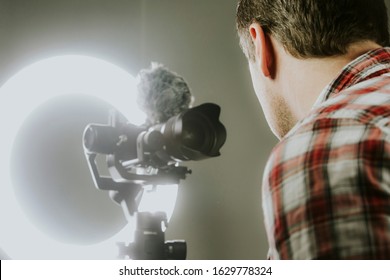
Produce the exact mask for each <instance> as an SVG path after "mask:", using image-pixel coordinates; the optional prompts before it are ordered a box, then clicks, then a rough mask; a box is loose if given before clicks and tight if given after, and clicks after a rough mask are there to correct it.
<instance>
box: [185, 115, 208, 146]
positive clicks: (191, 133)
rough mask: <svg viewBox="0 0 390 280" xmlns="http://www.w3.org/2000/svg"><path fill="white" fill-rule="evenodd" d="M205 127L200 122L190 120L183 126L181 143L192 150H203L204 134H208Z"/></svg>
mask: <svg viewBox="0 0 390 280" xmlns="http://www.w3.org/2000/svg"><path fill="white" fill-rule="evenodd" d="M207 130H208V129H207V127H205V125H204V124H203V123H202V122H201V120H195V119H191V120H188V121H187V122H186V123H185V125H183V131H182V143H183V144H184V145H185V146H187V147H188V148H190V149H193V150H197V151H200V150H203V149H204V145H205V142H206V141H205V140H207V139H206V134H209V131H207Z"/></svg>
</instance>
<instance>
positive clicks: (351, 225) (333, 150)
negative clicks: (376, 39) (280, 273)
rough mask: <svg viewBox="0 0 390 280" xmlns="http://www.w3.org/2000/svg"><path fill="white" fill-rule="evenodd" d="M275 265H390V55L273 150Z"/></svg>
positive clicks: (267, 176) (268, 218) (385, 52)
mask: <svg viewBox="0 0 390 280" xmlns="http://www.w3.org/2000/svg"><path fill="white" fill-rule="evenodd" d="M263 209H264V216H265V217H264V218H265V227H266V230H267V235H268V241H269V244H270V251H269V258H271V259H390V48H382V49H377V50H374V51H370V52H368V53H366V54H364V55H362V56H360V57H359V58H357V59H356V60H354V61H353V62H351V63H350V64H348V65H347V66H346V67H345V68H344V69H343V71H342V72H341V74H340V75H339V76H338V77H337V79H335V80H334V81H333V82H332V83H331V84H329V85H328V86H327V87H326V88H325V89H324V90H323V92H322V93H321V94H320V96H319V98H318V100H317V101H316V103H315V104H314V107H313V108H312V110H311V112H310V113H309V115H308V116H307V117H306V118H304V119H303V120H302V121H300V122H299V123H298V124H297V125H296V126H295V127H294V128H293V129H292V130H291V131H290V132H289V133H288V134H287V135H286V137H285V138H284V139H283V140H282V141H281V142H280V143H279V144H278V145H277V146H276V147H275V148H274V149H273V151H272V153H271V156H270V159H269V161H268V163H267V166H266V168H265V173H264V180H263Z"/></svg>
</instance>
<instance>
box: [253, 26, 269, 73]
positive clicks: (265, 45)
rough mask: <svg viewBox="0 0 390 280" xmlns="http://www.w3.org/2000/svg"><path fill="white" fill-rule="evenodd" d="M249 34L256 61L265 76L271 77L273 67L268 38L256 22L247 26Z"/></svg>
mask: <svg viewBox="0 0 390 280" xmlns="http://www.w3.org/2000/svg"><path fill="white" fill-rule="evenodd" d="M249 34H250V35H251V37H252V42H253V45H254V46H255V57H256V61H257V62H258V63H260V70H261V71H262V72H263V74H264V76H265V77H271V73H272V71H271V70H272V67H273V62H274V59H273V53H274V52H273V47H272V43H271V41H270V38H269V36H268V35H267V34H265V32H264V30H263V28H262V27H261V25H260V24H258V23H252V24H251V25H250V26H249Z"/></svg>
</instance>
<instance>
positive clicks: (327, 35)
mask: <svg viewBox="0 0 390 280" xmlns="http://www.w3.org/2000/svg"><path fill="white" fill-rule="evenodd" d="M254 22H257V23H259V24H260V25H261V26H262V27H263V29H264V31H265V32H267V33H269V34H272V35H273V36H274V38H275V39H277V40H278V41H279V42H280V43H281V44H282V45H283V47H284V48H285V49H286V51H288V52H289V53H290V54H291V55H293V56H295V57H299V58H310V57H327V56H334V55H341V54H345V53H346V51H347V48H348V46H349V45H351V44H352V43H355V42H359V41H366V40H367V41H368V40H369V41H373V42H376V43H377V44H378V45H381V46H388V45H389V32H388V25H387V10H386V5H385V3H384V0H294V1H287V0H241V1H239V4H238V7H237V31H238V34H239V36H240V42H241V46H242V48H243V51H244V53H245V54H246V55H247V57H248V58H249V59H254V53H253V52H254V50H253V44H252V40H251V37H250V34H249V26H250V25H251V24H252V23H254Z"/></svg>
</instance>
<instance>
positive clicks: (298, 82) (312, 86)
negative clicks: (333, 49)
mask: <svg viewBox="0 0 390 280" xmlns="http://www.w3.org/2000/svg"><path fill="white" fill-rule="evenodd" d="M379 47H380V46H379V45H378V44H376V43H374V42H360V43H355V44H353V45H352V46H351V47H349V49H348V52H347V54H345V55H340V56H333V57H327V58H310V59H298V58H295V57H293V56H291V55H290V54H288V53H284V54H282V55H281V56H282V57H281V58H280V59H283V64H284V65H285V67H284V68H283V70H282V71H283V72H284V73H281V75H283V76H284V77H281V78H282V81H283V83H282V94H283V95H284V98H285V100H286V101H287V103H288V104H289V106H290V108H291V109H292V113H293V115H294V116H295V118H296V119H297V120H299V119H302V118H303V117H305V116H306V115H307V114H308V112H309V111H310V110H311V108H312V107H313V105H314V103H315V101H316V100H317V98H318V97H319V95H320V93H321V92H322V90H323V89H324V88H325V87H326V86H327V85H328V84H329V83H330V82H331V81H333V80H334V79H335V78H336V77H337V75H338V74H339V73H340V72H341V70H342V69H343V68H344V67H345V66H346V65H347V64H348V63H350V62H351V61H353V60H354V59H356V58H357V57H359V56H360V55H362V54H364V53H366V52H368V51H370V50H373V49H376V48H379Z"/></svg>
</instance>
